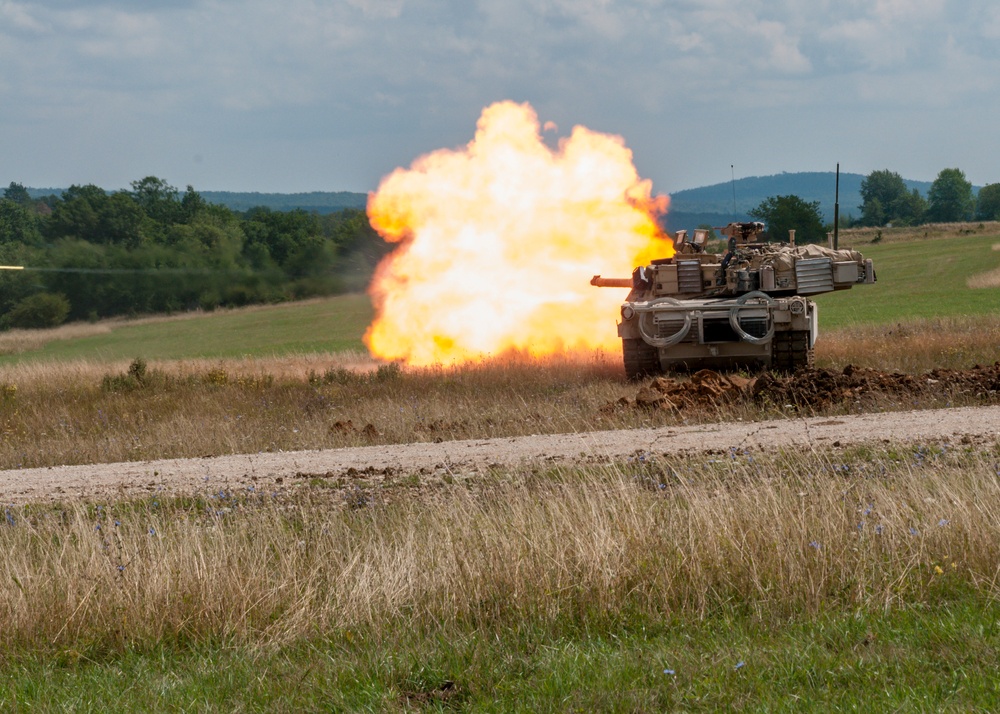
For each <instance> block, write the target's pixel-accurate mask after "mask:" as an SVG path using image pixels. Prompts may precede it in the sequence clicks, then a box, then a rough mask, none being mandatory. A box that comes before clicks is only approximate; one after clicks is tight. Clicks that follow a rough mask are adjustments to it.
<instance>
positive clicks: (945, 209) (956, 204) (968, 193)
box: [927, 169, 974, 223]
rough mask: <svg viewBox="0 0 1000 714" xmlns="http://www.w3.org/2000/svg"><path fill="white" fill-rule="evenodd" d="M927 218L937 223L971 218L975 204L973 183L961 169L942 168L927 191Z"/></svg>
mask: <svg viewBox="0 0 1000 714" xmlns="http://www.w3.org/2000/svg"><path fill="white" fill-rule="evenodd" d="M927 198H928V200H929V203H930V205H929V207H928V208H927V219H928V220H930V221H933V222H935V223H955V222H957V221H965V220H969V219H970V218H971V217H972V209H973V206H974V203H973V199H972V184H971V183H970V182H969V181H968V180H967V179H966V178H965V173H963V172H962V171H961V170H960V169H942V170H941V173H939V174H938V175H937V178H936V179H934V183H932V184H931V190H930V191H928V192H927Z"/></svg>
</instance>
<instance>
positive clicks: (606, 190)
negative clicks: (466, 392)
mask: <svg viewBox="0 0 1000 714" xmlns="http://www.w3.org/2000/svg"><path fill="white" fill-rule="evenodd" d="M546 126H547V127H548V124H547V125H546ZM651 190H652V183H651V182H650V181H648V180H642V179H640V178H639V176H638V174H637V172H636V170H635V167H634V166H633V164H632V152H631V151H630V150H629V149H628V148H627V147H626V146H625V142H624V140H623V139H622V138H621V137H618V136H610V135H607V134H601V133H598V132H594V131H590V130H589V129H586V128H585V127H582V126H577V127H575V128H574V129H573V131H572V132H571V134H570V136H569V137H568V138H563V139H561V140H560V141H559V144H558V148H557V149H556V150H553V149H550V148H549V147H548V146H547V145H546V144H545V143H544V141H543V140H542V136H541V129H540V125H539V120H538V117H537V115H536V114H535V112H534V110H533V109H532V108H531V106H529V105H528V104H515V103H513V102H499V103H496V104H493V105H491V106H489V107H487V108H486V109H485V110H483V113H482V115H481V117H480V119H479V122H478V125H477V128H476V134H475V138H473V140H472V141H470V142H469V143H468V145H466V146H465V147H464V148H462V149H459V150H446V149H442V150H439V151H435V152H433V153H431V154H428V155H426V156H423V157H421V158H419V159H417V160H416V161H414V162H413V164H412V166H411V167H410V168H409V169H397V170H395V171H394V172H392V173H391V174H390V175H389V176H387V177H386V178H385V179H383V181H382V182H381V184H380V186H379V188H378V190H377V191H376V192H375V193H374V194H371V195H370V196H369V199H368V216H369V219H370V221H371V224H372V226H373V227H374V228H375V230H377V231H378V232H379V234H380V235H381V236H382V237H383V238H384V239H385V240H387V241H390V242H394V243H398V244H399V246H398V247H397V248H396V249H395V250H394V251H393V252H392V253H390V254H389V255H388V256H387V257H386V258H385V259H384V260H383V261H382V263H381V264H380V265H379V266H378V268H377V270H376V272H375V276H374V278H373V279H372V283H371V286H370V287H369V294H370V295H371V298H372V302H373V304H374V306H375V313H376V315H375V319H374V321H373V322H372V324H371V325H370V326H369V328H368V331H367V332H366V334H365V343H366V344H367V345H368V348H369V350H370V351H371V353H372V354H373V355H374V356H375V357H378V358H381V359H384V360H398V361H402V362H404V363H406V364H409V365H415V366H426V365H433V364H456V363H462V362H469V361H477V360H481V359H483V358H486V357H489V356H495V355H499V354H503V353H505V352H509V351H520V352H524V353H527V354H530V355H532V356H538V357H541V356H545V355H552V354H556V353H561V352H566V351H571V350H594V349H615V348H617V346H618V338H617V334H616V332H615V325H614V320H615V317H616V316H617V314H618V308H619V306H620V304H621V302H622V300H623V299H624V297H625V295H624V294H623V291H622V290H614V289H611V290H609V289H597V288H594V287H592V286H591V285H590V282H589V281H590V278H591V276H593V275H595V274H598V273H603V274H606V275H607V274H621V275H629V274H630V273H631V271H632V268H633V267H634V266H636V265H642V264H645V263H648V262H649V261H650V260H651V259H653V258H663V257H669V256H670V255H672V254H673V245H672V244H671V242H670V241H669V239H667V238H666V236H665V235H664V234H663V233H662V231H661V229H660V227H659V224H658V222H657V218H658V217H659V216H660V215H662V214H663V213H664V212H665V211H666V208H667V197H666V196H653V195H651Z"/></svg>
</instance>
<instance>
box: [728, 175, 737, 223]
mask: <svg viewBox="0 0 1000 714" xmlns="http://www.w3.org/2000/svg"><path fill="white" fill-rule="evenodd" d="M729 172H730V173H731V174H732V176H733V220H734V221H737V220H739V216H737V215H736V169H735V168H734V167H733V165H732V164H729Z"/></svg>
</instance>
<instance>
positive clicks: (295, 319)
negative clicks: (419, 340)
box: [0, 295, 372, 364]
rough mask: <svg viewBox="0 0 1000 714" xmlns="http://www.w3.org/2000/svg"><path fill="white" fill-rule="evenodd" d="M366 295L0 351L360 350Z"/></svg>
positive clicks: (30, 356)
mask: <svg viewBox="0 0 1000 714" xmlns="http://www.w3.org/2000/svg"><path fill="white" fill-rule="evenodd" d="M371 317H372V307H371V303H370V301H369V299H368V297H367V296H366V295H343V296H338V297H334V298H327V299H323V300H310V301H307V302H302V303H285V304H280V305H269V306H263V307H253V308H245V309H242V310H221V311H219V312H216V313H206V314H195V315H183V316H179V317H176V318H166V319H163V320H152V321H140V322H138V323H136V324H130V323H128V322H110V323H105V324H104V326H106V327H108V328H110V329H108V330H104V331H98V330H95V331H94V334H91V335H86V336H83V337H76V338H72V339H56V340H52V341H50V342H47V343H46V344H45V345H43V346H42V347H41V348H39V349H34V350H28V351H26V352H21V353H18V354H7V355H3V356H0V364H3V363H8V364H10V363H13V362H20V361H33V360H41V361H63V360H75V359H87V360H92V361H97V362H111V361H119V360H130V359H133V358H135V357H143V358H145V359H161V360H169V359H190V358H224V357H234V358H238V357H247V356H249V357H272V356H283V355H296V354H308V353H322V352H341V351H345V350H363V349H364V345H363V344H362V342H361V336H362V335H363V334H364V331H365V327H366V326H367V325H368V323H369V322H370V321H371Z"/></svg>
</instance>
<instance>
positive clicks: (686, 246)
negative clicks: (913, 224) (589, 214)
mask: <svg viewBox="0 0 1000 714" xmlns="http://www.w3.org/2000/svg"><path fill="white" fill-rule="evenodd" d="M763 232H764V224H763V223H730V224H729V225H728V226H726V227H725V228H723V229H722V234H723V235H724V236H726V237H727V238H728V239H729V240H728V245H727V252H726V253H724V254H717V253H707V252H706V251H705V246H706V243H707V240H708V231H707V230H701V229H699V230H696V231H695V232H694V236H693V237H692V238H691V239H690V240H689V239H688V237H687V232H686V231H679V232H678V233H677V235H676V237H675V240H674V247H675V249H676V253H675V255H674V256H673V257H671V258H664V259H661V260H654V261H653V262H652V263H650V264H649V265H644V266H640V267H638V268H636V269H635V270H634V271H633V272H632V277H631V278H602V277H601V276H599V275H595V276H594V278H593V279H592V280H591V281H590V282H591V284H592V285H595V286H598V287H617V288H630V289H631V292H629V294H628V297H627V298H626V300H625V302H624V303H623V304H622V307H621V317H622V319H621V322H619V323H618V335H619V336H620V337H621V338H622V354H623V357H624V362H625V374H626V375H627V376H628V377H629V378H637V377H642V376H644V375H648V374H655V373H658V372H662V371H665V370H667V369H701V368H703V367H714V368H732V367H739V366H750V367H753V366H758V367H766V368H770V369H774V370H778V371H786V372H791V371H795V370H797V369H800V368H803V367H809V366H812V360H813V345H814V344H815V342H816V335H817V325H816V317H817V308H816V304H815V303H814V302H812V300H809V299H808V297H806V296H809V295H817V294H819V293H825V292H831V291H833V290H847V289H848V288H851V287H853V286H854V285H856V284H858V283H874V282H875V270H874V268H873V266H872V261H871V260H866V259H865V258H864V257H863V256H862V255H861V253H859V252H858V251H856V250H834V249H832V248H824V247H822V246H819V245H812V244H809V245H803V246H796V245H795V232H794V231H790V232H789V242H788V243H768V242H765V241H763V240H761V237H762V234H763Z"/></svg>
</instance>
